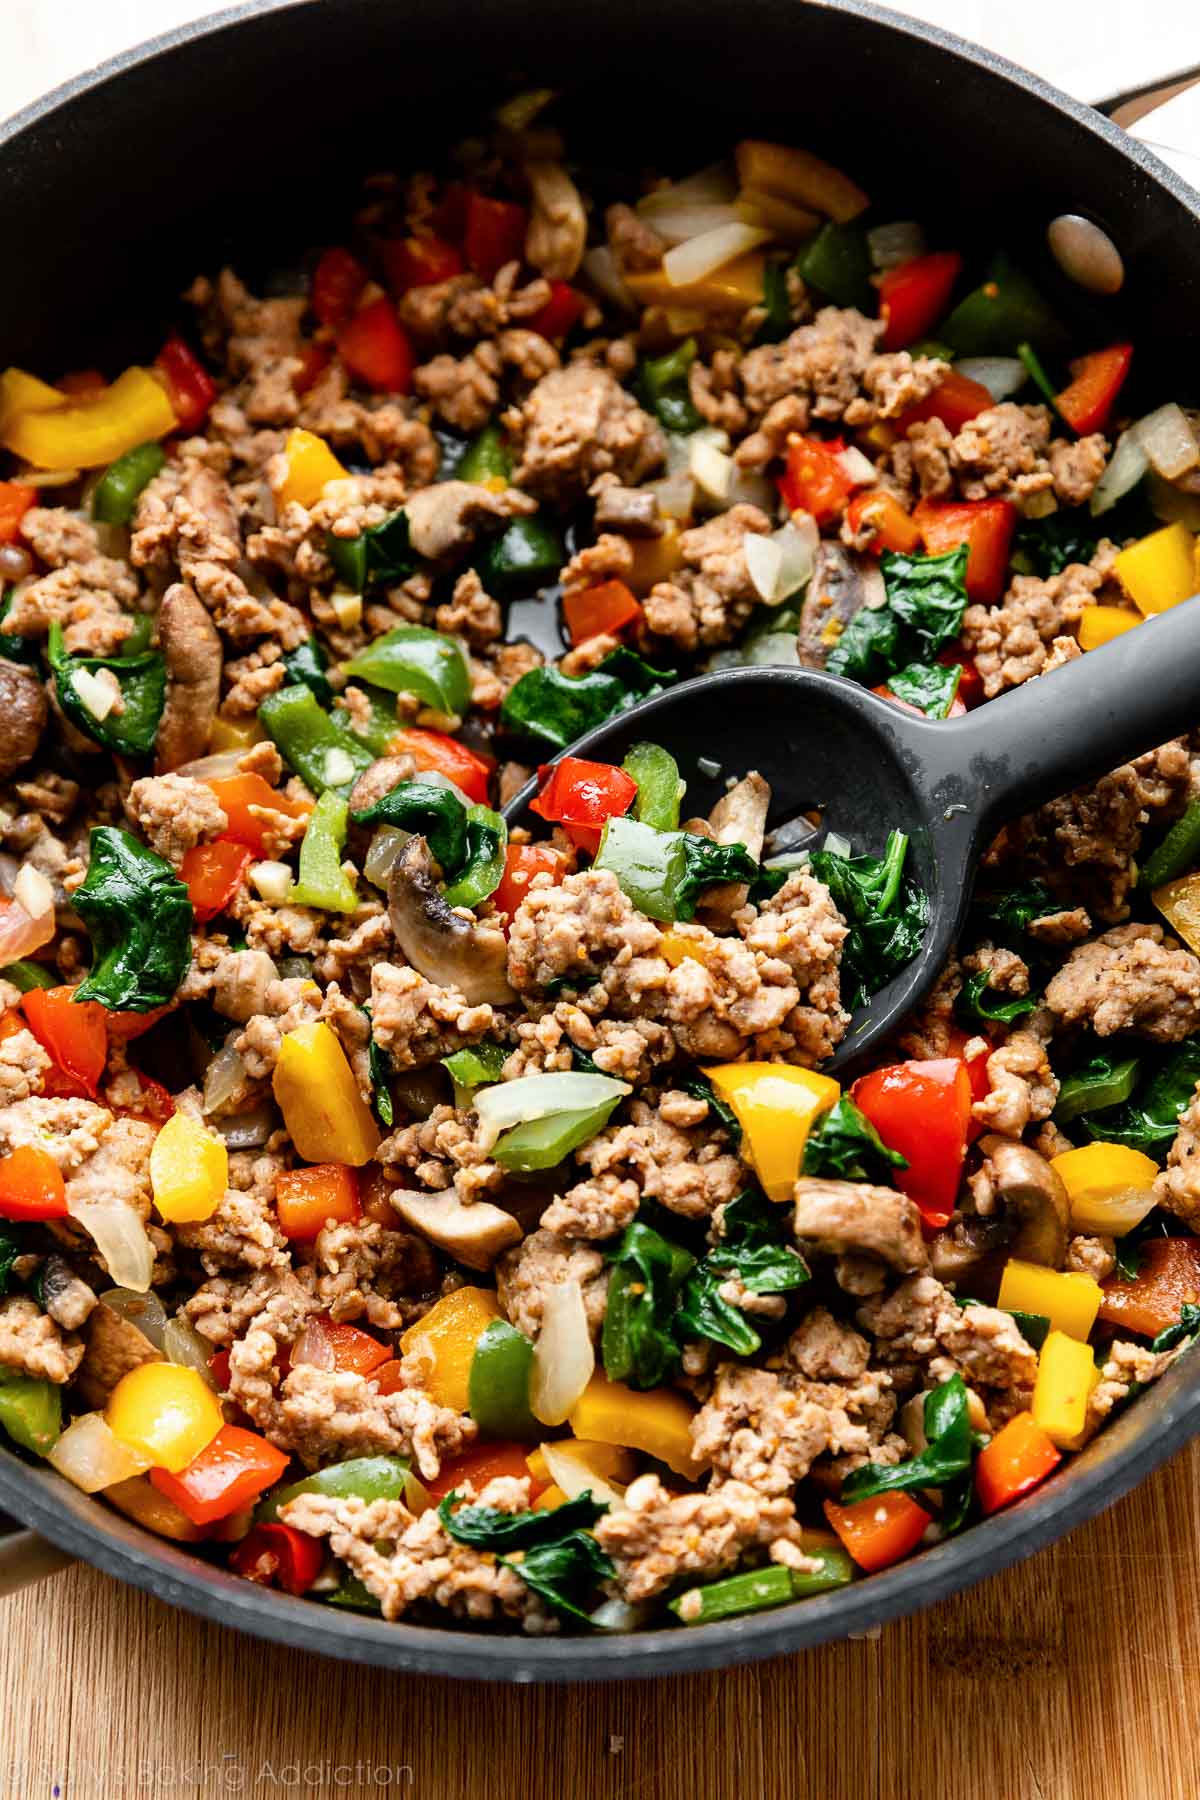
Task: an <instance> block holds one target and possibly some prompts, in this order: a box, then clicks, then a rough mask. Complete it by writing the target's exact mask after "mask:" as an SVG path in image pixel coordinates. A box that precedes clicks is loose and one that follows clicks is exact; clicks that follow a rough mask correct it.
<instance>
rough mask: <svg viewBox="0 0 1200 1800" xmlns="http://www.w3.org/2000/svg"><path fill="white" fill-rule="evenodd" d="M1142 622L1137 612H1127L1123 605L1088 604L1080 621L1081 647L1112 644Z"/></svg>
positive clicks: (1089, 648)
mask: <svg viewBox="0 0 1200 1800" xmlns="http://www.w3.org/2000/svg"><path fill="white" fill-rule="evenodd" d="M1141 622H1142V621H1141V620H1140V619H1139V618H1138V616H1137V614H1136V613H1131V612H1127V611H1126V609H1125V608H1124V607H1123V606H1087V607H1085V608H1084V611H1083V617H1082V619H1080V621H1079V648H1080V649H1081V650H1098V649H1099V648H1100V646H1101V644H1111V643H1112V641H1113V639H1114V638H1116V637H1120V636H1121V635H1122V633H1123V632H1126V631H1132V630H1133V628H1134V626H1135V625H1140V624H1141Z"/></svg>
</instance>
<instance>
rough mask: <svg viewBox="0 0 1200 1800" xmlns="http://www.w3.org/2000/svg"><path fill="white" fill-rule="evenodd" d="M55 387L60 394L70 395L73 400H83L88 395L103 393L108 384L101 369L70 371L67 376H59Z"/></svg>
mask: <svg viewBox="0 0 1200 1800" xmlns="http://www.w3.org/2000/svg"><path fill="white" fill-rule="evenodd" d="M54 385H55V387H57V388H58V390H59V392H60V393H62V394H70V395H72V397H73V398H75V399H78V400H82V399H84V398H85V397H86V396H87V395H88V394H101V393H103V392H104V389H105V388H106V387H107V386H108V382H107V381H106V380H105V378H104V374H103V372H102V371H101V370H100V369H68V370H67V373H66V374H65V375H60V376H59V378H58V380H57V381H56V382H55V384H54Z"/></svg>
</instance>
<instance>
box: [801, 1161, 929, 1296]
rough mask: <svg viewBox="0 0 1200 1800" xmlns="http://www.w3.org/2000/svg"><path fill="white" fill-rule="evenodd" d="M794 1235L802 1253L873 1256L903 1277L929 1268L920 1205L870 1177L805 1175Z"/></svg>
mask: <svg viewBox="0 0 1200 1800" xmlns="http://www.w3.org/2000/svg"><path fill="white" fill-rule="evenodd" d="M792 1233H793V1236H794V1237H795V1239H796V1242H797V1244H798V1245H799V1246H800V1249H801V1250H802V1251H803V1250H805V1249H809V1250H816V1251H821V1252H824V1253H825V1254H826V1255H828V1256H847V1255H854V1256H870V1257H873V1258H874V1259H875V1260H876V1261H877V1262H882V1263H887V1264H888V1265H889V1266H890V1267H891V1268H893V1269H896V1270H898V1271H899V1273H900V1274H901V1275H913V1274H916V1273H917V1272H918V1271H919V1270H921V1271H923V1270H925V1269H927V1268H928V1266H929V1258H928V1255H927V1254H926V1250H925V1239H924V1237H923V1236H922V1234H921V1215H920V1213H919V1212H918V1211H917V1209H916V1206H915V1205H914V1204H913V1202H912V1201H911V1200H909V1199H908V1198H907V1196H906V1195H904V1194H898V1193H897V1192H896V1190H895V1188H885V1187H873V1186H872V1185H871V1183H870V1182H866V1181H826V1180H825V1179H824V1178H822V1177H818V1176H815V1175H802V1176H801V1177H800V1179H799V1181H798V1182H797V1183H796V1187H795V1198H794V1202H793V1212H792Z"/></svg>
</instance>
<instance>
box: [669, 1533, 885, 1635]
mask: <svg viewBox="0 0 1200 1800" xmlns="http://www.w3.org/2000/svg"><path fill="white" fill-rule="evenodd" d="M804 1554H805V1555H806V1556H808V1557H810V1558H811V1559H812V1560H813V1561H815V1562H816V1563H818V1564H819V1565H820V1566H819V1567H818V1568H816V1569H789V1568H786V1567H784V1565H783V1564H782V1563H775V1564H773V1565H771V1566H770V1567H768V1568H765V1569H748V1570H747V1571H746V1572H745V1574H742V1575H730V1576H728V1577H727V1578H726V1579H725V1580H724V1581H711V1582H709V1583H708V1585H707V1586H706V1587H701V1588H691V1589H690V1590H689V1591H688V1592H687V1593H684V1594H677V1595H676V1597H675V1599H674V1600H669V1601H668V1602H667V1605H668V1606H669V1608H670V1610H671V1611H672V1612H673V1613H674V1614H675V1616H676V1618H677V1619H680V1620H681V1621H682V1623H683V1624H685V1625H711V1624H712V1622H713V1621H714V1619H733V1618H736V1617H737V1616H738V1614H739V1613H749V1612H766V1611H767V1609H768V1608H769V1607H772V1606H786V1605H787V1603H788V1601H789V1600H803V1599H806V1598H807V1597H808V1596H809V1595H810V1594H824V1593H827V1592H828V1591H829V1589H830V1588H839V1587H845V1586H846V1584H847V1583H848V1582H850V1581H853V1579H854V1565H853V1563H852V1562H851V1561H850V1558H849V1556H848V1555H847V1554H846V1552H845V1551H844V1550H833V1549H825V1548H820V1549H815V1550H806V1551H805V1553H804ZM694 1594H698V1595H699V1596H700V1599H699V1604H698V1605H697V1603H696V1601H695V1600H694V1599H692V1595H694Z"/></svg>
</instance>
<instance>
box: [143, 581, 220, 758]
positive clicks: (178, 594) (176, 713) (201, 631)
mask: <svg viewBox="0 0 1200 1800" xmlns="http://www.w3.org/2000/svg"><path fill="white" fill-rule="evenodd" d="M158 641H159V643H160V644H161V646H162V653H163V661H164V662H165V663H166V667H167V698H166V704H165V705H164V706H163V711H162V718H161V719H160V720H159V722H158V733H157V736H156V737H155V740H154V748H155V766H156V768H157V770H158V773H159V774H160V775H163V774H167V773H169V772H170V770H172V769H178V768H181V767H182V765H183V764H184V763H187V762H193V761H194V760H195V759H196V757H198V756H203V754H204V752H205V750H206V748H207V747H208V736H209V732H210V731H211V730H212V723H213V719H214V718H215V717H216V711H217V702H218V701H219V699H220V697H221V634H220V632H219V631H218V630H217V628H216V626H215V625H214V624H213V622H212V619H211V618H210V617H209V613H208V608H207V607H206V606H205V605H204V604H203V602H202V601H200V600H199V599H197V597H196V595H195V594H194V593H193V592H192V590H191V588H190V587H188V586H187V584H186V582H182V581H177V582H175V583H174V585H173V586H172V587H169V588H168V589H167V591H166V594H165V595H164V597H163V603H162V606H161V607H160V608H159V613H158Z"/></svg>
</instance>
